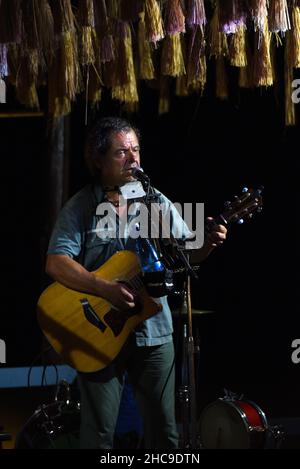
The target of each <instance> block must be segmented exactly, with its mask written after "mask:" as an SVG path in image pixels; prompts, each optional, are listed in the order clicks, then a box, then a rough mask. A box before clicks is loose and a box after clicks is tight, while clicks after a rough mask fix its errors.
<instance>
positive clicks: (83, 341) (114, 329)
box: [37, 189, 262, 372]
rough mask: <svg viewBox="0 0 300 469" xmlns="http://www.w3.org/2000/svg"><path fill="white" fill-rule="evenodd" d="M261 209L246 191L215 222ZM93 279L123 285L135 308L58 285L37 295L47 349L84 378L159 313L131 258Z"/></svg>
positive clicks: (255, 195)
mask: <svg viewBox="0 0 300 469" xmlns="http://www.w3.org/2000/svg"><path fill="white" fill-rule="evenodd" d="M261 205H262V198H261V189H259V190H256V191H254V190H250V191H249V190H248V189H247V190H246V191H244V193H243V195H242V196H241V197H237V198H236V199H235V200H234V201H233V202H230V203H227V205H226V210H225V211H224V212H223V213H222V214H221V215H219V216H218V217H216V219H215V220H217V222H218V223H219V222H220V223H223V224H225V225H226V224H229V223H231V222H236V221H240V220H241V219H242V217H247V216H249V217H251V215H252V212H254V211H255V210H257V209H259V208H260V207H261ZM94 273H95V275H97V276H99V277H102V278H104V279H106V280H109V281H116V280H118V281H121V282H125V283H126V284H127V285H128V286H129V287H130V288H131V289H133V290H134V291H136V292H137V293H138V298H139V301H138V302H136V306H135V307H134V308H130V309H128V310H122V311H120V310H117V309H116V308H114V307H112V305H111V304H110V303H108V302H107V301H106V300H104V299H103V298H100V297H97V296H93V295H89V294H86V293H81V292H78V291H75V290H72V289H70V288H67V287H65V286H63V285H62V284H60V283H58V282H54V283H53V284H51V285H50V286H49V287H48V288H47V289H46V290H45V291H44V292H43V293H42V294H41V296H40V298H39V300H38V305H37V314H38V316H37V317H38V322H39V325H40V327H41V329H42V331H43V332H44V334H45V336H46V337H47V339H48V341H49V343H50V344H51V345H52V347H53V348H54V350H55V351H56V352H57V353H58V354H60V355H61V357H62V359H63V360H64V361H65V362H66V363H68V364H69V365H71V366H72V367H73V368H75V369H77V370H78V371H82V372H94V371H98V370H101V369H103V368H105V367H106V366H107V365H109V364H110V363H111V361H112V360H114V359H115V358H116V357H117V355H118V354H119V352H120V350H121V349H122V347H123V345H124V344H125V342H126V340H127V338H128V337H129V335H130V333H131V332H132V331H133V330H134V329H135V327H136V326H137V325H138V324H139V323H140V322H142V321H144V320H146V319H148V318H150V317H151V316H153V315H155V314H159V312H160V311H161V309H162V306H161V305H160V304H159V303H157V302H156V301H155V300H154V299H153V298H151V297H150V296H149V295H148V293H147V290H146V288H145V286H144V283H143V276H142V271H141V266H140V261H139V258H138V256H137V255H136V254H135V253H133V252H131V251H126V250H124V251H119V252H117V253H115V254H114V255H113V256H112V257H111V258H110V259H109V260H108V261H107V262H105V264H103V265H102V266H101V267H100V268H99V269H98V270H96V271H95V272H94Z"/></svg>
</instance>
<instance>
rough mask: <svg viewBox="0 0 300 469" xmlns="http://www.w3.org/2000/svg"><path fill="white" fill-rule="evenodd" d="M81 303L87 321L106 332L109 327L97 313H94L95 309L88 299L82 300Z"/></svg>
mask: <svg viewBox="0 0 300 469" xmlns="http://www.w3.org/2000/svg"><path fill="white" fill-rule="evenodd" d="M80 303H81V305H82V307H83V312H84V315H85V317H86V319H87V320H88V321H89V322H90V323H91V324H93V326H96V327H97V328H98V329H99V330H100V331H101V332H104V331H105V329H106V327H107V326H106V325H105V324H104V322H103V321H101V319H100V318H99V317H98V315H97V313H96V312H95V311H94V309H93V307H92V306H91V305H90V303H89V301H88V299H87V298H81V299H80Z"/></svg>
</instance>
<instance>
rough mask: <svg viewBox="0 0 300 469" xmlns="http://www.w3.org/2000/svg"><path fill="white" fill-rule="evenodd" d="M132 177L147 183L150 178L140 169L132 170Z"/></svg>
mask: <svg viewBox="0 0 300 469" xmlns="http://www.w3.org/2000/svg"><path fill="white" fill-rule="evenodd" d="M132 176H133V177H135V178H136V179H137V180H138V181H141V182H149V181H150V178H149V176H147V174H145V173H144V170H143V169H142V168H141V167H137V166H136V167H135V168H132Z"/></svg>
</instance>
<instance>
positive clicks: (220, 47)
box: [209, 3, 228, 57]
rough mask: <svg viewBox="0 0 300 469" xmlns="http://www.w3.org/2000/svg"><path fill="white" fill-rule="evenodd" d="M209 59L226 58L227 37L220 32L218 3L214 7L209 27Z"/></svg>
mask: <svg viewBox="0 0 300 469" xmlns="http://www.w3.org/2000/svg"><path fill="white" fill-rule="evenodd" d="M209 45H210V57H212V56H215V57H221V56H226V57H227V56H228V44H227V36H226V34H225V33H224V32H221V30H220V11H219V3H216V7H215V10H214V13H213V16H212V19H211V21H210V25H209Z"/></svg>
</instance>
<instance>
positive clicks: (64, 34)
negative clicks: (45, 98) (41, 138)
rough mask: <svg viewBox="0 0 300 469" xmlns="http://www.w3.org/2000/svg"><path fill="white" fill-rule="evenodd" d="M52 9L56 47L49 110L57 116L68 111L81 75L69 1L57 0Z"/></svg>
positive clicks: (50, 68)
mask: <svg viewBox="0 0 300 469" xmlns="http://www.w3.org/2000/svg"><path fill="white" fill-rule="evenodd" d="M52 8H53V18H54V25H55V32H56V34H57V50H56V55H55V60H53V61H52V62H51V64H50V67H49V79H48V88H49V111H50V113H51V114H53V115H54V116H55V117H58V116H61V115H66V114H68V113H69V112H70V111H71V101H73V100H74V99H75V97H76V93H78V92H79V91H80V90H81V77H80V69H79V60H78V47H77V40H76V35H75V24H74V15H73V12H72V7H71V1H70V0H64V1H62V0H57V1H56V2H54V3H53V5H52Z"/></svg>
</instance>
